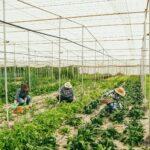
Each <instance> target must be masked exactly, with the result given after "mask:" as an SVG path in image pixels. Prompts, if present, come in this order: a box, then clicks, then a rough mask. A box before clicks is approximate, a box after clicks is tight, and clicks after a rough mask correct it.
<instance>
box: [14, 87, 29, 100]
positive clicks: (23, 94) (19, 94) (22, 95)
mask: <svg viewBox="0 0 150 150" xmlns="http://www.w3.org/2000/svg"><path fill="white" fill-rule="evenodd" d="M27 95H28V91H27V92H25V91H22V90H21V88H19V89H18V90H17V92H16V95H15V99H16V100H17V99H19V98H23V99H24V98H26V97H27Z"/></svg>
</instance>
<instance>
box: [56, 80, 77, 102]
mask: <svg viewBox="0 0 150 150" xmlns="http://www.w3.org/2000/svg"><path fill="white" fill-rule="evenodd" d="M57 99H58V100H60V101H61V102H62V101H66V102H72V101H73V100H75V96H74V92H73V88H72V85H71V83H70V82H66V83H65V84H64V85H63V86H62V87H61V88H60V90H59V92H58V94H57Z"/></svg>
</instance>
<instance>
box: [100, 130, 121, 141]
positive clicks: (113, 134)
mask: <svg viewBox="0 0 150 150" xmlns="http://www.w3.org/2000/svg"><path fill="white" fill-rule="evenodd" d="M101 136H102V138H110V139H119V138H120V134H119V133H118V132H117V130H116V129H114V128H108V129H106V130H104V131H103V132H102V135H101Z"/></svg>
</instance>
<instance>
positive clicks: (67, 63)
mask: <svg viewBox="0 0 150 150" xmlns="http://www.w3.org/2000/svg"><path fill="white" fill-rule="evenodd" d="M68 57H69V54H68V49H67V79H68V78H69V76H68V75H69V74H68V71H69V64H68V59H69V58H68Z"/></svg>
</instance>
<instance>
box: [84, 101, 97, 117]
mask: <svg viewBox="0 0 150 150" xmlns="http://www.w3.org/2000/svg"><path fill="white" fill-rule="evenodd" d="M98 105H99V100H94V101H92V102H91V103H90V104H88V105H87V106H85V107H84V113H85V114H91V113H92V112H93V111H94V109H96V108H97V107H98Z"/></svg>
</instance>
